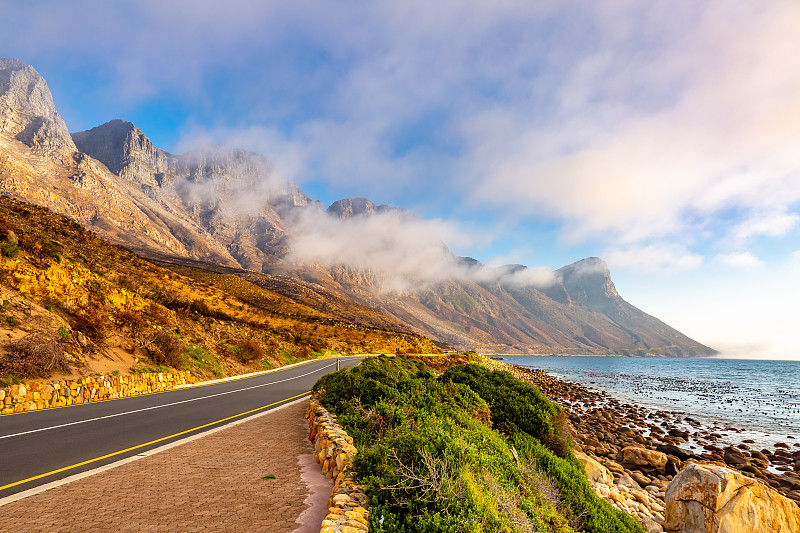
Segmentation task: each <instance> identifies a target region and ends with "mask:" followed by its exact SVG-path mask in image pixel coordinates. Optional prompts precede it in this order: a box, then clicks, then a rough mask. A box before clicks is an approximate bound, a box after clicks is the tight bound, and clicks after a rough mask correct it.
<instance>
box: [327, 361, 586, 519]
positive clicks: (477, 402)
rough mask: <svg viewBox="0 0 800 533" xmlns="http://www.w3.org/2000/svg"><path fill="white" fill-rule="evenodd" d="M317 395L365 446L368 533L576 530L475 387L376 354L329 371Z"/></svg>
mask: <svg viewBox="0 0 800 533" xmlns="http://www.w3.org/2000/svg"><path fill="white" fill-rule="evenodd" d="M314 390H315V392H317V393H319V395H320V401H321V402H322V403H323V405H325V406H326V407H327V408H328V409H330V410H332V411H334V412H335V413H337V415H338V420H339V423H340V424H342V425H343V426H344V427H345V428H346V429H347V431H348V433H349V434H350V435H351V436H352V437H353V439H354V443H355V445H356V446H357V447H358V448H359V453H358V454H357V455H356V458H355V465H354V466H355V470H356V471H357V472H358V479H359V481H360V482H361V483H363V484H364V486H365V488H366V491H367V494H368V496H369V499H370V531H375V532H398V533H403V532H408V533H411V532H428V531H430V532H433V531H436V532H441V531H445V532H483V531H487V532H488V531H492V532H494V531H554V532H557V531H563V532H567V531H571V529H570V528H569V526H568V525H567V523H566V520H565V519H564V518H563V517H562V516H561V515H560V514H559V513H558V511H557V510H556V507H555V506H554V505H553V502H552V501H551V500H549V499H548V498H547V497H546V496H545V495H544V494H543V493H542V492H541V491H540V490H538V488H539V486H540V484H537V483H529V477H526V475H525V474H524V472H523V471H522V470H521V469H520V468H519V467H518V466H517V465H516V463H515V460H514V458H513V455H512V453H511V449H510V447H509V444H508V442H507V441H506V439H505V438H504V437H503V436H502V435H501V434H500V433H498V432H497V431H494V430H492V429H491V413H490V412H489V409H488V406H487V404H486V402H485V401H484V400H483V399H482V398H481V397H480V396H479V395H478V394H476V393H475V392H474V391H473V390H472V389H470V388H469V387H468V386H466V385H464V384H461V383H455V382H453V381H451V380H441V379H438V378H437V377H436V376H435V375H434V374H432V373H431V372H430V371H428V370H427V369H426V368H425V366H424V365H423V364H421V363H418V362H413V361H408V360H405V359H402V358H389V357H378V358H374V359H367V360H364V361H362V363H361V365H359V366H358V367H356V368H354V369H352V370H347V369H344V370H340V371H338V372H335V373H332V374H328V375H327V376H325V377H323V378H322V379H320V380H319V381H318V382H317V384H316V385H315V386H314ZM530 479H533V478H530ZM519 524H527V525H528V526H529V527H528V528H527V529H526V528H524V527H521V526H519Z"/></svg>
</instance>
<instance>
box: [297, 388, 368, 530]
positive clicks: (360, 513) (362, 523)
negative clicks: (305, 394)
mask: <svg viewBox="0 0 800 533" xmlns="http://www.w3.org/2000/svg"><path fill="white" fill-rule="evenodd" d="M306 419H307V420H308V428H309V429H308V438H309V440H311V443H312V444H313V445H314V456H315V457H316V460H317V462H318V463H319V464H320V466H321V467H322V473H323V474H324V475H326V476H327V477H328V478H329V479H331V480H332V481H333V491H332V492H331V497H330V499H328V513H327V515H326V516H325V519H324V520H323V521H322V525H321V529H320V533H363V532H365V531H368V529H369V528H368V525H367V523H368V520H369V511H368V506H367V497H366V495H365V494H364V488H363V487H362V486H360V485H358V484H356V483H355V481H354V478H355V472H354V471H353V469H352V467H353V456H355V454H356V453H357V452H358V450H357V449H356V447H355V446H353V438H352V437H350V436H349V435H348V434H347V432H346V431H345V430H344V429H342V427H341V426H340V425H339V424H337V423H336V415H334V414H333V413H330V412H328V411H327V410H326V409H325V408H324V407H322V406H321V405H320V404H319V401H318V400H317V399H316V398H315V397H314V396H312V397H311V399H310V400H309V401H308V411H307V412H306Z"/></svg>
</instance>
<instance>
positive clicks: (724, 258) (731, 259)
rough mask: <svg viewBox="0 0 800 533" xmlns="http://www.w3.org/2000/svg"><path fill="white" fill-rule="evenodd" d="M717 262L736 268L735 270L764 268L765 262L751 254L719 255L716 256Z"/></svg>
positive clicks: (733, 253)
mask: <svg viewBox="0 0 800 533" xmlns="http://www.w3.org/2000/svg"><path fill="white" fill-rule="evenodd" d="M716 259H717V261H719V262H720V263H722V264H724V265H727V266H730V267H735V268H745V269H752V268H758V267H761V266H764V262H763V261H762V260H761V259H759V258H758V257H756V256H755V255H753V254H752V253H751V252H732V253H729V254H718V255H717V256H716Z"/></svg>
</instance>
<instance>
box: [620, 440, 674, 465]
mask: <svg viewBox="0 0 800 533" xmlns="http://www.w3.org/2000/svg"><path fill="white" fill-rule="evenodd" d="M617 462H618V463H620V464H622V466H624V467H627V468H640V469H641V468H643V469H646V470H660V469H662V468H664V465H665V464H667V455H666V454H665V453H662V452H658V451H655V450H646V449H645V448H639V447H637V446H626V447H624V448H622V449H621V450H620V451H619V454H617Z"/></svg>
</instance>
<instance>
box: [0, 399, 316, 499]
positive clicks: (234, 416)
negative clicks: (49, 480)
mask: <svg viewBox="0 0 800 533" xmlns="http://www.w3.org/2000/svg"><path fill="white" fill-rule="evenodd" d="M310 392H311V391H306V392H304V393H302V394H298V395H297V396H292V397H291V398H284V399H283V400H279V401H277V402H274V403H271V404H269V405H263V406H261V407H257V408H255V409H251V410H250V411H245V412H243V413H239V414H237V415H233V416H229V417H227V418H222V419H220V420H216V421H214V422H209V423H208V424H203V425H202V426H197V427H196V428H192V429H187V430H185V431H181V432H180V433H175V434H172V435H168V436H166V437H161V438H160V439H156V440H151V441H150V442H145V443H144V444H139V445H136V446H131V447H130V448H125V449H124V450H120V451H118V452H113V453H109V454H106V455H102V456H100V457H95V458H94V459H89V460H88V461H83V462H81V463H75V464H74V465H70V466H65V467H64V468H59V469H58V470H51V471H50V472H45V473H44V474H39V475H38V476H33V477H29V478H27V479H21V480H19V481H15V482H14V483H9V484H8V485H3V486H2V487H0V490H5V489H8V488H11V487H16V486H17V485H22V484H23V483H28V482H29V481H35V480H37V479H42V478H43V477H47V476H52V475H53V474H58V473H60V472H66V471H67V470H72V469H73V468H78V467H80V466H84V465H88V464H90V463H94V462H97V461H102V460H103V459H108V458H109V457H114V456H115V455H120V454H122V453H126V452H130V451H132V450H138V449H139V448H144V447H145V446H150V445H151V444H156V443H157V442H163V441H165V440H169V439H172V438H175V437H180V436H181V435H186V434H187V433H191V432H193V431H197V430H200V429H203V428H207V427H209V426H213V425H215V424H219V423H221V422H226V421H228V420H232V419H234V418H238V417H240V416H244V415H249V414H251V413H255V412H257V411H263V410H264V409H267V408H269V407H272V406H274V405H278V404H279V403H283V402H288V401H289V400H294V399H295V398H300V397H301V396H305V395H306V394H309V393H310Z"/></svg>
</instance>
